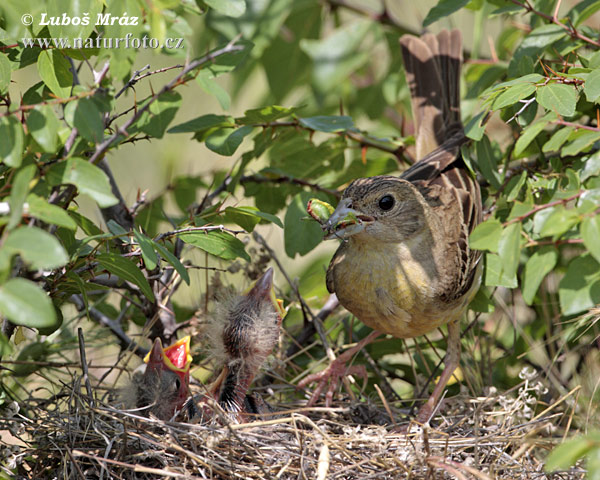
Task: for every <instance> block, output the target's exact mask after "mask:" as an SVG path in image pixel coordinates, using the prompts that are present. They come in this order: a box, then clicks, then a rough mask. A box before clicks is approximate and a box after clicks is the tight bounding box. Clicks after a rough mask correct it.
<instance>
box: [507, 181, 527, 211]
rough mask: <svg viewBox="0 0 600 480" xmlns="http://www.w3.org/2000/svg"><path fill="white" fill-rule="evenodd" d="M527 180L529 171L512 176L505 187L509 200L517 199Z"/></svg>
mask: <svg viewBox="0 0 600 480" xmlns="http://www.w3.org/2000/svg"><path fill="white" fill-rule="evenodd" d="M525 180H527V172H521V175H519V176H515V177H512V178H511V179H510V180H509V181H508V183H507V184H506V188H505V189H504V191H505V193H506V200H507V201H509V202H514V201H515V199H516V198H517V197H518V196H519V193H521V188H522V187H523V185H525ZM511 213H512V212H511Z"/></svg>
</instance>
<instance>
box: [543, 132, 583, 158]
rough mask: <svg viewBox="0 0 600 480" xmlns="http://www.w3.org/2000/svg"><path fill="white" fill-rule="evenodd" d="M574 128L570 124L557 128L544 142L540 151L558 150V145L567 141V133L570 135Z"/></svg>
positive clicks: (560, 145)
mask: <svg viewBox="0 0 600 480" xmlns="http://www.w3.org/2000/svg"><path fill="white" fill-rule="evenodd" d="M574 130H575V128H574V127H570V126H568V127H562V128H560V129H558V130H557V131H556V132H554V134H553V135H552V136H551V137H550V140H548V141H547V142H546V143H545V144H544V146H543V147H542V152H544V153H547V152H558V151H559V150H560V147H562V145H563V144H564V143H565V142H566V141H567V139H568V138H569V135H571V133H573V131H574Z"/></svg>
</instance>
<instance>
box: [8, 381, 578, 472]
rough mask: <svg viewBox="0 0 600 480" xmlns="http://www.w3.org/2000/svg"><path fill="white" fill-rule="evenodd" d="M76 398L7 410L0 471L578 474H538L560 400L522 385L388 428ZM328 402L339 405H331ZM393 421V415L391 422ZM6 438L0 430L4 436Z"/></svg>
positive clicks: (376, 410)
mask: <svg viewBox="0 0 600 480" xmlns="http://www.w3.org/2000/svg"><path fill="white" fill-rule="evenodd" d="M95 393H96V389H94V388H92V389H91V390H90V392H89V393H88V392H87V390H86V389H85V388H81V381H80V378H75V379H73V382H72V383H71V384H70V385H69V384H64V383H63V386H62V388H61V390H60V391H59V393H58V394H55V395H54V396H52V397H51V398H50V399H40V398H35V397H33V396H32V397H30V398H28V399H26V400H25V401H24V402H22V405H23V408H21V410H20V411H19V408H18V407H17V405H16V403H15V402H13V403H12V404H8V406H7V408H5V409H4V411H3V414H2V418H1V419H0V430H2V431H3V432H2V440H1V443H2V447H3V448H2V453H1V454H0V457H1V458H2V463H3V465H4V466H3V469H4V473H5V474H6V473H9V475H15V474H16V478H36V479H44V478H48V479H50V478H68V479H113V478H114V479H155V478H171V477H172V478H214V479H317V480H321V479H325V478H327V479H369V478H376V479H397V478H406V479H415V480H418V479H446V478H453V479H459V480H461V479H469V478H476V479H482V480H488V479H511V480H512V479H550V478H552V479H554V480H556V479H559V478H560V479H579V478H584V474H585V472H584V471H583V470H582V469H580V468H573V469H572V470H570V471H568V472H554V473H553V474H548V473H545V472H544V469H543V460H544V458H545V457H546V456H547V453H548V451H549V450H550V449H551V448H552V447H553V446H554V444H556V443H557V442H559V441H560V434H561V433H562V432H559V429H560V427H558V425H561V424H563V425H564V424H567V425H568V424H569V423H570V422H569V415H568V414H567V406H566V405H567V403H568V402H565V399H566V398H567V396H564V397H562V398H561V399H558V400H557V401H555V402H553V403H552V404H550V405H547V406H545V408H543V407H544V406H542V405H541V403H540V398H541V397H542V396H543V394H544V392H543V387H542V386H541V384H540V383H539V382H537V381H534V380H533V379H532V378H525V379H524V380H523V382H522V384H521V385H520V386H519V387H518V388H515V389H513V390H512V391H510V392H505V393H503V394H499V393H497V392H495V391H494V390H493V389H492V390H490V391H489V392H488V395H487V396H485V397H480V398H469V397H468V396H467V395H459V396H457V397H453V398H451V399H447V400H446V401H445V402H444V406H443V409H442V411H441V412H438V413H437V414H436V416H435V419H434V420H433V421H432V424H433V425H435V427H430V426H425V427H422V426H417V425H413V426H411V428H410V433H408V434H403V433H394V431H393V428H392V426H390V425H387V426H384V425H382V423H391V422H390V414H391V415H393V416H396V415H398V412H397V411H396V410H394V409H393V407H392V406H389V405H384V406H376V405H373V404H371V403H370V402H363V403H360V404H353V405H351V406H349V407H345V408H311V409H302V408H297V409H290V408H289V405H286V406H283V405H281V406H279V410H278V411H277V413H276V414H274V415H273V417H272V418H265V417H263V418H262V419H261V420H260V421H256V422H252V423H246V424H227V422H225V421H223V418H224V417H223V416H220V415H216V416H215V418H220V419H221V421H212V422H210V423H208V424H190V423H184V422H163V421H159V420H156V419H153V418H145V417H143V416H140V414H139V412H138V414H134V413H132V412H127V411H122V410H118V409H116V408H114V407H113V406H111V405H109V404H106V403H103V402H101V401H99V400H98V398H96V395H95ZM338 405H347V403H345V402H344V401H343V400H340V401H338ZM396 418H399V417H396ZM9 432H10V435H8V433H9Z"/></svg>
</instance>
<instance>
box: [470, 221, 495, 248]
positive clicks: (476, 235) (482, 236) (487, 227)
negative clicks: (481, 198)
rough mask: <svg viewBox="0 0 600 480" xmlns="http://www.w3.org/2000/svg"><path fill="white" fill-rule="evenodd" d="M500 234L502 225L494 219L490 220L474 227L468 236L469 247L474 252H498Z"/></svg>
mask: <svg viewBox="0 0 600 480" xmlns="http://www.w3.org/2000/svg"><path fill="white" fill-rule="evenodd" d="M501 234H502V224H501V223H500V222H499V221H498V220H496V219H495V218H490V219H488V220H486V221H485V222H482V223H480V224H479V225H477V226H476V227H475V230H473V231H472V232H471V235H469V247H470V248H473V249H475V250H489V251H490V252H494V253H496V252H498V242H499V241H500V235H501Z"/></svg>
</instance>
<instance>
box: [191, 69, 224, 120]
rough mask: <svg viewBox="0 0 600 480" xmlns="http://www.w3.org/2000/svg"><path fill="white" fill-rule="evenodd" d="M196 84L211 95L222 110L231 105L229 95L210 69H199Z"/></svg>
mask: <svg viewBox="0 0 600 480" xmlns="http://www.w3.org/2000/svg"><path fill="white" fill-rule="evenodd" d="M196 82H198V85H200V87H201V88H202V90H204V91H205V92H206V93H208V94H209V95H213V96H214V97H215V98H216V99H217V101H218V102H219V105H221V108H222V109H223V110H229V107H230V106H231V97H230V96H229V94H228V93H227V90H225V89H224V88H223V87H222V86H221V85H219V84H218V83H217V82H216V80H215V76H214V74H213V73H212V72H211V71H210V70H207V69H206V70H201V71H200V73H198V76H197V77H196Z"/></svg>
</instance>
